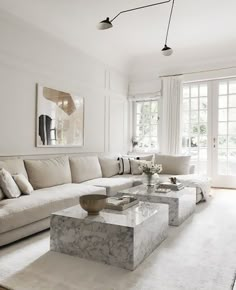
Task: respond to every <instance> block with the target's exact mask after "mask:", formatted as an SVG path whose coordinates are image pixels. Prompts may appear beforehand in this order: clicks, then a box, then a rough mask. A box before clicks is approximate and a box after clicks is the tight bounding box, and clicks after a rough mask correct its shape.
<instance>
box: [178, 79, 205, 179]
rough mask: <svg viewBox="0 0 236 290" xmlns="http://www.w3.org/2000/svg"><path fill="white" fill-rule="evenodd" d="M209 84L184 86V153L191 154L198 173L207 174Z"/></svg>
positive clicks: (199, 83)
mask: <svg viewBox="0 0 236 290" xmlns="http://www.w3.org/2000/svg"><path fill="white" fill-rule="evenodd" d="M207 132H208V84H207V83H206V82H198V83H192V84H191V83H188V84H184V86H183V141H182V145H183V153H184V154H190V155H191V156H192V157H191V163H192V164H194V165H195V171H196V173H200V174H207V171H208V170H207V168H208V166H207V160H208V135H207Z"/></svg>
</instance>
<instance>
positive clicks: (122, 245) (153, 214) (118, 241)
mask: <svg viewBox="0 0 236 290" xmlns="http://www.w3.org/2000/svg"><path fill="white" fill-rule="evenodd" d="M167 232H168V205H165V204H155V203H143V202H139V204H138V205H135V206H133V207H130V208H128V209H126V210H124V211H122V212H119V211H114V210H103V211H101V212H100V214H99V215H98V216H88V215H87V213H86V212H85V211H84V210H83V209H82V208H81V207H80V205H77V206H73V207H70V208H67V209H64V210H62V211H58V212H56V213H54V214H52V215H51V230H50V248H51V250H52V251H56V252H61V253H65V254H69V255H75V256H79V257H81V258H85V259H89V260H96V261H99V262H103V263H106V264H110V265H114V266H118V267H121V268H125V269H128V270H134V269H135V268H136V267H137V266H138V265H139V264H140V263H141V262H142V261H143V260H144V259H145V258H146V257H147V256H148V255H150V254H151V252H152V251H153V250H154V249H155V248H156V247H157V246H158V245H159V244H160V243H161V242H162V241H163V240H164V239H165V238H166V237H167Z"/></svg>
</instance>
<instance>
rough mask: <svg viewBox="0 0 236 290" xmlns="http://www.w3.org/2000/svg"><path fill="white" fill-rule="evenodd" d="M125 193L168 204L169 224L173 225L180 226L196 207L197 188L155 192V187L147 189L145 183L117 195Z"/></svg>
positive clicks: (144, 199)
mask: <svg viewBox="0 0 236 290" xmlns="http://www.w3.org/2000/svg"><path fill="white" fill-rule="evenodd" d="M123 195H130V196H134V197H136V198H138V199H139V200H141V201H148V202H151V203H164V204H168V205H169V224H170V225H172V226H179V225H180V224H181V223H182V222H184V221H185V220H186V219H187V218H188V217H189V216H191V215H192V214H193V213H194V211H195V208H196V188H184V189H182V190H178V191H169V192H167V193H159V192H155V188H151V189H147V187H146V186H145V185H139V186H135V187H132V188H128V189H125V190H121V191H119V192H118V193H117V196H123Z"/></svg>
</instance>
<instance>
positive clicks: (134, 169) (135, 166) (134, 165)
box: [130, 159, 143, 175]
mask: <svg viewBox="0 0 236 290" xmlns="http://www.w3.org/2000/svg"><path fill="white" fill-rule="evenodd" d="M141 162H142V161H141V160H132V159H131V160H130V167H131V173H132V174H133V175H140V174H142V173H143V171H142V169H140V168H139V166H140V164H141Z"/></svg>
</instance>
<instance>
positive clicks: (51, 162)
mask: <svg viewBox="0 0 236 290" xmlns="http://www.w3.org/2000/svg"><path fill="white" fill-rule="evenodd" d="M25 166H26V170H27V173H28V176H29V181H30V183H31V184H32V186H33V188H34V189H40V188H46V187H52V186H55V185H60V184H66V183H71V181H72V179H71V171H70V163H69V158H68V157H67V156H62V157H57V158H52V159H42V160H25Z"/></svg>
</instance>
